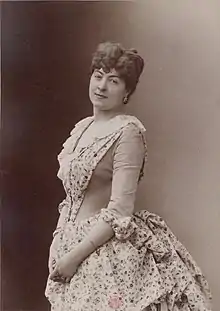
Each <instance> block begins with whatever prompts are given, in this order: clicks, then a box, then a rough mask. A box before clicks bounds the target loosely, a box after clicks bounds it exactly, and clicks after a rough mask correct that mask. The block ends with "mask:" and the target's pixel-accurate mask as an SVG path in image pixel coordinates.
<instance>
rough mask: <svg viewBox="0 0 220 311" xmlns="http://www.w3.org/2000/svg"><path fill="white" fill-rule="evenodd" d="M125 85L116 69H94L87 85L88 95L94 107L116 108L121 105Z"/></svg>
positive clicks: (124, 94)
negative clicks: (108, 70)
mask: <svg viewBox="0 0 220 311" xmlns="http://www.w3.org/2000/svg"><path fill="white" fill-rule="evenodd" d="M126 94H127V91H126V86H125V82H124V80H122V79H121V78H120V77H119V75H118V73H117V71H116V70H115V69H112V70H111V71H110V72H108V73H106V72H105V71H104V70H103V69H95V70H94V72H93V74H92V76H91V79H90V85H89V97H90V100H91V102H92V104H93V105H94V107H96V108H98V109H101V110H118V109H120V107H122V106H123V99H124V97H125V96H126Z"/></svg>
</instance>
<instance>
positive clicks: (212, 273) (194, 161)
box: [128, 0, 220, 311]
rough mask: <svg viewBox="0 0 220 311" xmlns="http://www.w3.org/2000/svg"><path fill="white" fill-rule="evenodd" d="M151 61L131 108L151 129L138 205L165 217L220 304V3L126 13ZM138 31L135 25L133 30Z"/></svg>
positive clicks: (161, 5)
mask: <svg viewBox="0 0 220 311" xmlns="http://www.w3.org/2000/svg"><path fill="white" fill-rule="evenodd" d="M128 18H129V19H130V22H131V24H132V25H133V26H134V28H133V29H134V31H133V32H132V34H131V37H132V42H133V45H134V46H135V47H137V49H139V51H140V52H141V53H142V54H143V56H144V58H145V59H146V60H147V66H146V68H145V72H144V75H143V77H142V80H141V83H140V85H139V89H138V91H137V92H136V94H135V96H134V97H133V100H132V103H131V105H130V111H131V112H134V113H136V115H138V116H139V117H140V118H141V120H143V122H144V124H145V125H146V128H147V138H148V147H149V149H148V150H149V161H148V166H147V169H146V175H145V176H146V177H145V180H144V181H143V183H142V185H141V188H140V191H139V196H138V199H137V202H138V204H139V205H140V206H141V207H142V208H145V207H146V208H147V209H149V210H150V211H152V212H156V213H159V214H160V215H162V216H163V217H164V218H165V219H166V220H167V222H168V224H169V225H170V226H171V228H172V229H173V231H174V232H175V233H176V234H177V236H178V237H179V239H180V240H181V241H182V242H183V243H184V244H185V245H186V247H187V248H188V249H189V251H190V252H191V254H192V255H193V256H194V258H195V259H196V260H197V262H198V263H199V265H200V266H201V267H202V269H203V271H204V273H205V274H206V276H207V277H208V280H209V282H210V285H211V287H212V291H213V296H214V306H215V307H214V310H215V311H217V310H219V305H220V299H219V294H220V266H219V265H220V242H219V240H220V139H219V135H220V84H219V83H220V4H219V3H218V1H201V0H198V1H190V0H189V1H188V0H187V1H185V0H184V1H171V0H167V1H153V0H152V1H149V0H148V1H146V3H142V4H139V5H137V6H136V9H135V10H134V11H132V13H131V15H129V17H128ZM131 28H132V27H131Z"/></svg>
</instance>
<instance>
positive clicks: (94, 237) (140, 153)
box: [72, 125, 146, 264]
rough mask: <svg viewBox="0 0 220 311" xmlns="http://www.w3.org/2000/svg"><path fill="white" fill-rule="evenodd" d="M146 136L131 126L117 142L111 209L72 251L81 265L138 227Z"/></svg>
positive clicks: (107, 209)
mask: <svg viewBox="0 0 220 311" xmlns="http://www.w3.org/2000/svg"><path fill="white" fill-rule="evenodd" d="M142 135H143V134H141V133H140V132H139V129H138V128H137V127H136V126H134V125H129V126H127V127H126V128H125V129H124V131H123V133H122V135H121V137H120V138H119V140H118V141H117V143H116V146H115V150H114V160H113V179H112V192H111V198H110V201H109V204H108V206H107V208H103V209H102V210H101V217H100V220H99V222H98V223H97V224H96V226H95V227H93V228H92V229H91V231H90V232H89V234H88V236H87V237H86V238H85V239H84V240H83V241H82V242H81V243H79V244H78V246H77V247H76V248H74V250H73V251H72V254H73V255H74V257H75V258H76V260H77V261H78V263H79V264H80V263H81V262H82V261H83V260H84V259H85V258H86V257H87V256H89V255H90V254H91V253H92V252H94V251H95V250H96V249H97V248H98V247H99V246H101V245H103V244H105V243H106V242H107V241H108V240H109V239H111V238H112V237H113V236H114V235H115V236H116V238H118V239H122V240H123V239H126V238H128V237H129V235H130V234H132V232H133V230H134V228H135V224H134V223H132V222H131V217H132V214H133V212H134V202H135V196H136V190H137V186H138V181H139V177H140V171H141V168H142V165H143V160H144V158H145V154H146V153H145V152H146V149H145V145H144V142H143V137H142Z"/></svg>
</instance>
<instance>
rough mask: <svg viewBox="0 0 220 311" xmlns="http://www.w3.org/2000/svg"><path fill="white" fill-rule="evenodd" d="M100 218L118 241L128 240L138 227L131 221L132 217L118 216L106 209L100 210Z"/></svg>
mask: <svg viewBox="0 0 220 311" xmlns="http://www.w3.org/2000/svg"><path fill="white" fill-rule="evenodd" d="M101 218H102V219H103V220H104V221H106V222H107V223H108V224H109V225H110V226H111V227H112V229H113V231H114V233H115V237H116V238H117V239H118V240H126V239H128V238H129V237H130V236H131V235H132V234H133V232H134V230H135V229H136V228H137V227H138V226H137V225H136V224H135V223H134V221H133V220H132V216H119V215H118V214H117V213H116V212H114V211H112V210H110V209H107V208H103V209H101Z"/></svg>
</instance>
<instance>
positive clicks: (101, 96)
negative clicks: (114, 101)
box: [94, 93, 108, 99]
mask: <svg viewBox="0 0 220 311" xmlns="http://www.w3.org/2000/svg"><path fill="white" fill-rule="evenodd" d="M94 94H95V96H96V97H97V98H99V99H106V98H108V97H107V96H105V95H102V94H98V93H94Z"/></svg>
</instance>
